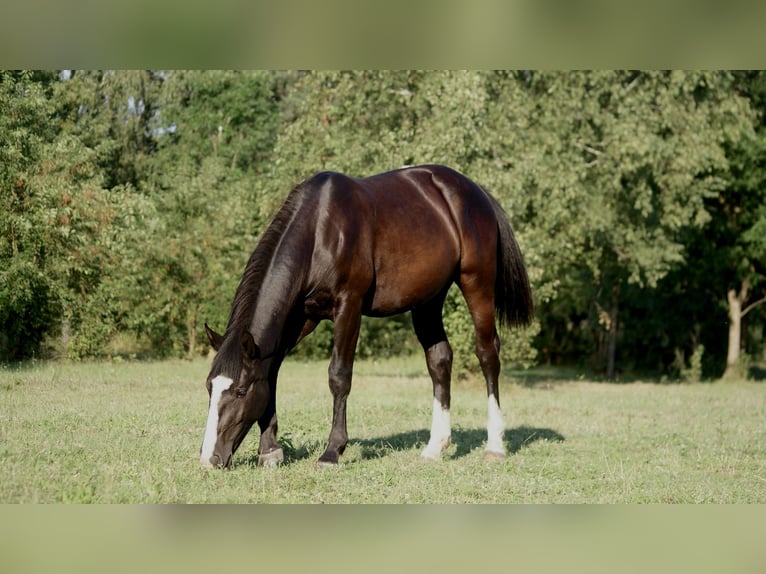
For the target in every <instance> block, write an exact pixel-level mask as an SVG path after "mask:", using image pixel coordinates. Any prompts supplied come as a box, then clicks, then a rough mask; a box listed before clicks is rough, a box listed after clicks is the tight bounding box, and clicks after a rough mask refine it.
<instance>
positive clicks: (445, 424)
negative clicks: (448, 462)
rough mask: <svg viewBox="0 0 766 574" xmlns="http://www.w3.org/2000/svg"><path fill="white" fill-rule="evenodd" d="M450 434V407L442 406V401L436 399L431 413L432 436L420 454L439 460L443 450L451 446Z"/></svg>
mask: <svg viewBox="0 0 766 574" xmlns="http://www.w3.org/2000/svg"><path fill="white" fill-rule="evenodd" d="M450 434H451V431H450V420H449V409H445V408H442V405H441V403H440V402H439V401H438V400H436V399H434V402H433V411H432V414H431V438H430V439H429V441H428V445H427V446H426V448H424V449H423V452H422V453H420V456H422V457H423V458H431V459H434V460H438V459H439V458H440V457H441V454H442V451H443V450H444V449H445V448H447V447H448V446H449V443H450Z"/></svg>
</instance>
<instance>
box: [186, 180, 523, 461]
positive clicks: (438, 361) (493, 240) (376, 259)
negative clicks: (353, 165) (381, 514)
mask: <svg viewBox="0 0 766 574" xmlns="http://www.w3.org/2000/svg"><path fill="white" fill-rule="evenodd" d="M453 282H454V283H457V285H458V286H459V287H460V289H461V290H462V293H463V296H464V297H465V300H466V303H467V304H468V309H469V310H470V313H471V318H472V319H473V323H474V326H475V330H476V354H477V356H478V358H479V363H480V364H481V369H482V372H483V374H484V377H485V379H486V382H487V396H488V422H487V446H486V449H485V454H486V455H488V456H497V457H503V456H505V446H504V445H503V431H504V423H503V418H502V415H501V413H500V407H499V402H498V375H499V372H500V359H499V357H498V351H499V348H500V340H499V338H498V334H497V330H496V328H495V314H497V316H498V318H499V320H500V322H501V323H505V324H509V325H523V324H527V323H529V321H530V320H531V317H532V312H533V305H532V295H531V293H530V289H529V281H528V279H527V273H526V269H525V267H524V260H523V257H522V255H521V253H520V251H519V248H518V245H517V243H516V240H515V239H514V236H513V232H512V231H511V227H510V225H509V223H508V219H507V217H506V215H505V213H504V212H503V210H502V209H501V208H500V206H499V205H498V203H497V202H496V201H495V200H494V199H493V198H492V197H491V196H490V195H489V194H488V193H486V192H485V191H484V190H483V189H482V188H481V187H479V186H478V185H477V184H475V183H474V182H473V181H471V180H470V179H468V178H467V177H465V176H464V175H461V174H460V173H457V172H456V171H454V170H452V169H449V168H447V167H443V166H437V165H428V166H420V167H407V168H403V169H399V170H396V171H391V172H388V173H383V174H380V175H374V176H372V177H367V178H362V179H359V178H354V177H349V176H346V175H343V174H340V173H329V172H324V173H320V174H317V175H315V176H314V177H312V178H310V179H308V180H306V181H304V182H303V183H301V184H300V185H298V186H297V187H296V188H295V189H294V190H293V191H292V192H291V193H290V195H289V196H288V198H287V200H286V202H285V204H284V205H283V206H282V208H281V209H280V211H279V212H278V213H277V215H276V217H275V218H274V220H273V221H272V223H271V224H270V226H269V227H268V228H267V230H266V232H265V234H264V236H263V238H262V239H261V240H260V242H259V243H258V246H257V247H256V249H255V251H254V252H253V254H252V256H251V257H250V260H249V261H248V263H247V266H246V267H245V271H244V275H243V277H242V281H241V282H240V284H239V287H238V289H237V292H236V295H235V297H234V302H233V304H232V309H231V315H230V317H229V324H228V327H227V328H226V332H225V333H224V334H223V335H219V334H217V333H215V332H214V331H212V330H211V329H210V328H209V327H208V326H207V325H205V329H206V331H207V335H208V338H209V339H210V343H211V345H212V346H213V347H214V348H215V349H216V350H217V351H218V353H217V354H216V356H215V359H214V360H213V365H212V368H211V370H210V374H209V375H208V377H207V381H206V387H207V390H208V393H209V395H210V402H209V411H208V419H207V427H206V429H205V436H204V440H203V443H202V448H201V452H200V463H201V464H202V465H203V466H224V467H228V466H230V464H231V457H232V455H233V453H234V452H235V451H236V450H237V447H239V445H240V443H241V442H242V440H243V439H244V437H245V435H246V434H247V432H248V431H249V430H250V427H252V426H253V424H254V423H256V422H257V423H258V426H259V427H260V430H261V439H260V445H259V447H258V455H259V456H258V463H259V464H266V465H275V464H277V463H279V462H281V461H282V459H283V454H282V449H281V447H280V445H279V443H278V442H277V411H276V391H277V373H278V371H279V367H280V365H281V364H282V361H283V359H284V358H285V355H286V354H287V353H288V351H289V350H290V349H292V348H293V347H294V346H295V345H296V344H297V343H298V342H299V341H300V340H301V339H303V337H305V336H306V335H308V334H309V333H311V331H312V330H313V329H314V328H315V327H316V325H317V324H318V323H319V322H320V321H322V320H323V319H329V320H331V321H333V322H334V323H335V326H334V329H335V336H334V340H333V348H332V359H331V361H330V368H329V380H330V390H331V391H332V396H333V417H332V428H331V430H330V438H329V441H328V445H327V449H326V450H325V451H324V454H322V456H321V457H320V458H319V461H318V463H317V464H318V465H319V466H325V465H334V464H337V462H338V456H339V455H340V454H342V453H343V450H344V448H345V446H346V443H347V442H348V434H347V432H346V399H347V397H348V394H349V391H350V390H351V373H352V367H353V363H354V352H355V349H356V343H357V338H358V336H359V326H360V322H361V317H362V315H369V316H376V317H382V316H388V315H393V314H396V313H402V312H404V311H409V310H411V311H412V322H413V324H414V327H415V333H416V334H417V337H418V340H419V341H420V343H421V344H422V346H423V349H424V350H425V355H426V363H427V365H428V372H429V373H430V375H431V379H432V380H433V418H432V424H431V435H430V440H429V442H428V445H427V446H426V447H425V449H424V450H423V452H422V455H421V456H423V457H424V458H431V459H437V458H439V457H440V455H441V452H442V451H443V450H444V449H445V448H446V447H447V446H448V445H449V443H450V421H449V407H450V374H451V370H452V350H451V348H450V345H449V343H448V342H447V336H446V334H445V332H444V326H443V323H442V306H443V304H444V299H445V297H446V295H447V290H448V289H449V287H450V285H451V284H452V283H453Z"/></svg>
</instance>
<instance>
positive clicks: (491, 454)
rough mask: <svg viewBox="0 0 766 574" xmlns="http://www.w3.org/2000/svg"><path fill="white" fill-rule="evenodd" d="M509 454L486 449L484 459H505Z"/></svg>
mask: <svg viewBox="0 0 766 574" xmlns="http://www.w3.org/2000/svg"><path fill="white" fill-rule="evenodd" d="M506 458H508V455H507V454H505V453H504V452H498V451H496V450H485V451H484V460H505V459H506Z"/></svg>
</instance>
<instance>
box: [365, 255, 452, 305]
mask: <svg viewBox="0 0 766 574" xmlns="http://www.w3.org/2000/svg"><path fill="white" fill-rule="evenodd" d="M457 263H458V253H457V251H456V250H455V249H452V248H450V246H448V245H446V244H441V245H440V244H439V243H437V242H431V243H430V245H428V244H413V245H410V246H407V247H402V249H401V251H400V252H399V253H392V254H391V256H389V257H388V258H386V261H385V262H384V263H380V264H379V265H376V269H375V280H374V283H373V286H372V289H371V292H370V296H369V297H368V305H367V308H366V309H365V312H366V313H367V314H369V315H373V316H385V315H395V314H397V313H402V312H404V311H408V310H410V309H412V308H413V307H416V306H418V305H420V304H422V303H425V302H427V301H430V300H431V299H433V298H434V297H436V296H437V295H439V294H441V293H443V292H444V290H445V289H446V288H447V287H448V286H449V284H450V283H451V282H452V280H453V279H454V277H455V270H456V268H457Z"/></svg>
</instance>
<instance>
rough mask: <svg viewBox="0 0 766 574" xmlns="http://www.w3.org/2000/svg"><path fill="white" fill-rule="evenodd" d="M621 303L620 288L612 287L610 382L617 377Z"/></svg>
mask: <svg viewBox="0 0 766 574" xmlns="http://www.w3.org/2000/svg"><path fill="white" fill-rule="evenodd" d="M619 302H620V286H619V285H614V286H613V287H612V304H611V308H610V309H609V332H608V342H607V346H606V378H607V379H608V380H610V381H613V380H614V378H615V377H614V376H615V364H614V363H615V356H616V355H617V312H618V305H619Z"/></svg>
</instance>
